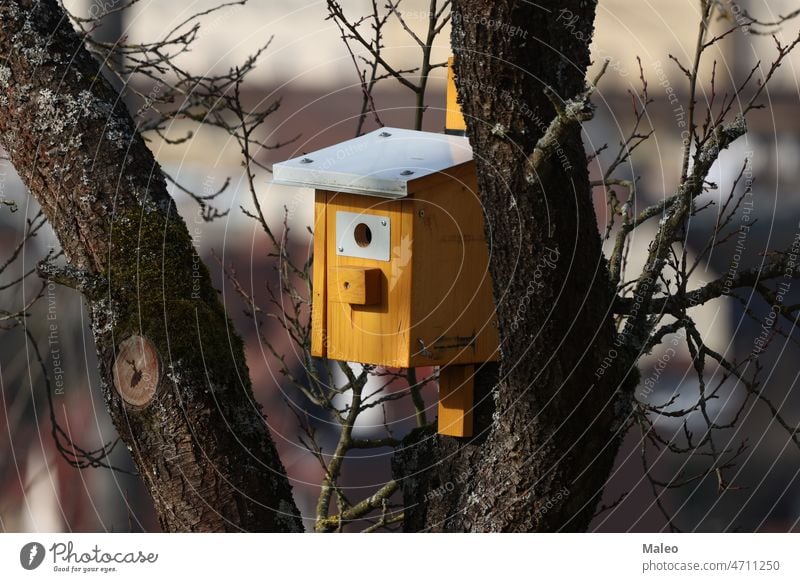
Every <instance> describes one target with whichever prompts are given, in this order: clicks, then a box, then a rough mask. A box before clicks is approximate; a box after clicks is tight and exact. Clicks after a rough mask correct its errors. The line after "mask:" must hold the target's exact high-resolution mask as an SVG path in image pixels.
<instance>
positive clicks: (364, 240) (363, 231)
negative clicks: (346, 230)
mask: <svg viewBox="0 0 800 582" xmlns="http://www.w3.org/2000/svg"><path fill="white" fill-rule="evenodd" d="M353 237H354V238H355V239H356V244H357V245H358V246H360V247H362V248H363V247H368V246H369V244H370V243H371V242H372V231H371V230H370V228H369V227H368V226H367V225H366V224H364V223H363V222H360V223H358V224H357V225H356V228H355V230H354V231H353Z"/></svg>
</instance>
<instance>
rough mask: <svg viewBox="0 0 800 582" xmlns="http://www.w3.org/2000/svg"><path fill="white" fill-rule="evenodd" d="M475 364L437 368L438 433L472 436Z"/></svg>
mask: <svg viewBox="0 0 800 582" xmlns="http://www.w3.org/2000/svg"><path fill="white" fill-rule="evenodd" d="M474 392H475V366H445V367H443V368H440V369H439V427H438V429H437V432H438V433H439V434H443V435H447V436H453V437H469V436H472V408H473V404H474Z"/></svg>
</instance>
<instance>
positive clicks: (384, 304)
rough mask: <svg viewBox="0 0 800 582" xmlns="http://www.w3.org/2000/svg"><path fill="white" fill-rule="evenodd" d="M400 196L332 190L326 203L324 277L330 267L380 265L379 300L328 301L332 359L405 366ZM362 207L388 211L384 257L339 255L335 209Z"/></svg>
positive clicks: (405, 256)
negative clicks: (388, 247)
mask: <svg viewBox="0 0 800 582" xmlns="http://www.w3.org/2000/svg"><path fill="white" fill-rule="evenodd" d="M403 204H404V203H403V201H398V200H386V199H382V198H377V197H370V196H358V195H353V194H334V193H331V194H330V195H329V198H328V208H327V217H326V219H327V230H328V236H327V245H328V246H327V256H328V264H327V269H328V273H327V276H328V277H330V276H331V271H332V270H333V269H337V268H341V267H362V268H367V269H378V270H380V294H379V295H380V301H379V302H378V303H376V304H374V305H351V304H349V303H334V302H331V301H330V298H329V301H328V323H327V330H328V357H329V358H333V359H336V360H346V361H352V362H362V363H368V364H377V365H381V366H387V367H396V368H404V367H407V366H408V365H409V354H410V348H409V337H410V331H411V330H410V328H411V314H410V309H411V305H410V297H411V263H412V261H411V247H412V243H411V236H412V235H411V233H410V232H408V231H407V230H405V227H404V225H405V224H406V223H408V222H409V221H408V219H407V218H405V217H404V206H403ZM337 212H358V213H360V212H364V213H369V214H377V215H380V216H387V217H388V218H389V224H390V228H391V231H390V232H391V235H390V245H391V258H390V260H389V261H378V260H374V259H364V258H356V257H344V256H339V255H337V253H336V246H335V245H336V213H337Z"/></svg>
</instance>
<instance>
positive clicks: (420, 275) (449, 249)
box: [404, 164, 498, 366]
mask: <svg viewBox="0 0 800 582" xmlns="http://www.w3.org/2000/svg"><path fill="white" fill-rule="evenodd" d="M477 190H478V188H477V180H476V176H475V169H474V165H472V164H470V165H469V167H466V168H459V170H458V171H457V172H455V173H454V175H453V178H452V179H451V180H449V181H447V182H445V183H439V184H436V185H433V186H431V187H428V188H424V189H422V190H420V191H418V192H414V194H413V199H408V200H406V201H404V204H407V205H408V207H409V211H408V212H407V215H408V216H409V217H411V218H412V220H413V227H411V228H413V233H414V245H413V255H414V261H413V275H412V280H413V289H412V293H411V298H412V302H411V305H412V308H411V310H412V320H413V322H414V326H413V328H412V335H411V346H412V358H411V364H412V365H414V366H421V365H446V364H470V363H479V362H487V361H494V360H496V359H497V356H498V354H497V345H498V335H497V324H496V320H495V308H494V301H493V298H492V284H491V277H490V275H489V270H488V265H489V254H488V250H487V246H486V242H485V235H484V230H483V223H484V220H483V212H482V209H481V204H480V200H479V197H478V193H477Z"/></svg>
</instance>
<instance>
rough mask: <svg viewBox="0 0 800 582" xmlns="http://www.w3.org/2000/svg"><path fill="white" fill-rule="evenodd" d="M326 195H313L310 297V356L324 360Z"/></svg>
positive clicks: (325, 344) (320, 192)
mask: <svg viewBox="0 0 800 582" xmlns="http://www.w3.org/2000/svg"><path fill="white" fill-rule="evenodd" d="M327 201H328V193H327V192H325V191H322V190H317V191H316V192H315V194H314V267H313V270H312V281H311V282H312V288H313V292H312V297H311V355H312V356H316V357H318V358H324V357H326V356H327V355H328V354H327V350H326V347H327V344H328V341H327V335H328V334H327V333H326V331H325V328H326V325H327V322H328V318H327V302H328V301H327V297H326V291H327V288H328V284H327V282H326V280H325V270H326V267H325V265H326V260H325V259H326V257H325V255H326V250H327V234H326V230H327V229H326V225H327V221H326V219H325V216H326V205H327Z"/></svg>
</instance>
